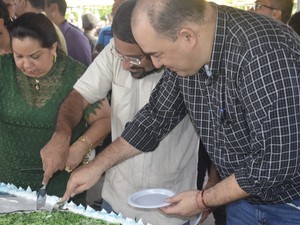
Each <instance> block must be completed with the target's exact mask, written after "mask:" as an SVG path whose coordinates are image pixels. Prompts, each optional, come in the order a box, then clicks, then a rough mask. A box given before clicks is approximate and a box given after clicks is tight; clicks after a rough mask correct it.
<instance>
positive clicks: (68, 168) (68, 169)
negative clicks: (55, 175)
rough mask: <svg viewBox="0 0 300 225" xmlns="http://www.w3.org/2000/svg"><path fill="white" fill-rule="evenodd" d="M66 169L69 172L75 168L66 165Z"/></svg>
mask: <svg viewBox="0 0 300 225" xmlns="http://www.w3.org/2000/svg"><path fill="white" fill-rule="evenodd" d="M65 171H67V172H68V173H71V172H72V171H73V170H72V169H71V168H70V167H68V166H66V168H65Z"/></svg>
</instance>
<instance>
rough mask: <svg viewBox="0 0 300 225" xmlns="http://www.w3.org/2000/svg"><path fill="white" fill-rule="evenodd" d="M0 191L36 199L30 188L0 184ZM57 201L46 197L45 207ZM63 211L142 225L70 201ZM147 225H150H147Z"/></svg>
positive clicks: (140, 222) (115, 221)
mask: <svg viewBox="0 0 300 225" xmlns="http://www.w3.org/2000/svg"><path fill="white" fill-rule="evenodd" d="M0 191H2V192H7V193H9V194H13V195H15V196H19V197H22V198H25V199H30V200H35V199H36V191H32V190H31V188H30V187H28V188H27V189H26V190H24V189H23V188H17V187H16V186H15V185H13V184H5V183H2V182H1V183H0ZM59 200H60V198H59V197H57V196H50V195H47V198H46V205H48V209H49V206H50V208H52V207H53V206H54V204H55V203H56V202H58V201H59ZM64 209H68V210H69V211H70V212H73V213H77V214H81V215H84V216H86V217H91V218H95V219H101V220H105V221H107V222H109V223H121V224H122V225H144V223H143V222H142V220H139V221H138V222H136V221H135V220H134V219H130V218H125V217H124V216H123V215H122V214H119V215H117V214H115V213H113V212H111V213H107V212H106V211H105V210H102V211H96V210H94V209H93V208H92V207H90V206H87V207H86V208H85V207H84V206H82V205H79V206H77V205H76V204H75V203H73V202H72V201H71V202H69V203H66V204H65V205H64ZM147 225H150V224H147Z"/></svg>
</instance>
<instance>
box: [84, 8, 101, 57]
mask: <svg viewBox="0 0 300 225" xmlns="http://www.w3.org/2000/svg"><path fill="white" fill-rule="evenodd" d="M81 20H82V29H83V33H84V35H85V36H86V37H87V38H88V40H89V43H90V46H91V52H92V54H94V50H95V46H96V43H97V37H96V36H95V35H94V33H95V28H96V25H97V18H96V16H95V15H93V14H92V13H85V14H83V15H82V16H81Z"/></svg>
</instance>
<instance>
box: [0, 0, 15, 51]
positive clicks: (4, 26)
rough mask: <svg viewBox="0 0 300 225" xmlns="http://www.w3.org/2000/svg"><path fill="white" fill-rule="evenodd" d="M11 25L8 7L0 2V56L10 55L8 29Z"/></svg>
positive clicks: (1, 0) (0, 0)
mask: <svg viewBox="0 0 300 225" xmlns="http://www.w3.org/2000/svg"><path fill="white" fill-rule="evenodd" d="M11 24H12V20H11V14H10V12H9V5H7V3H5V2H4V1H3V0H0V55H3V54H8V53H11V46H10V36H9V32H8V27H10V26H11Z"/></svg>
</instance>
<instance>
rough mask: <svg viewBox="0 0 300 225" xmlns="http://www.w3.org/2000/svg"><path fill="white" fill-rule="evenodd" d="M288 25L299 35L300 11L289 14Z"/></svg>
mask: <svg viewBox="0 0 300 225" xmlns="http://www.w3.org/2000/svg"><path fill="white" fill-rule="evenodd" d="M288 25H289V26H290V27H291V28H292V29H293V30H294V31H296V33H297V34H298V35H299V36H300V11H298V12H295V13H294V14H293V15H292V16H291V18H290V20H289V22H288Z"/></svg>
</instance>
